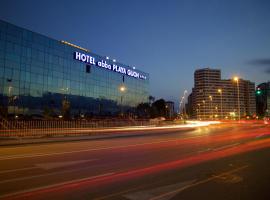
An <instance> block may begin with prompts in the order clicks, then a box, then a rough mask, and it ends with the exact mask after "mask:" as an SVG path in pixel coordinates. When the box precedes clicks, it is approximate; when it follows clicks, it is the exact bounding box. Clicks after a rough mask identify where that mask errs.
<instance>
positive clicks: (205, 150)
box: [197, 148, 212, 153]
mask: <svg viewBox="0 0 270 200" xmlns="http://www.w3.org/2000/svg"><path fill="white" fill-rule="evenodd" d="M211 150H212V149H211V148H207V149H203V150H200V151H197V153H205V152H208V151H211Z"/></svg>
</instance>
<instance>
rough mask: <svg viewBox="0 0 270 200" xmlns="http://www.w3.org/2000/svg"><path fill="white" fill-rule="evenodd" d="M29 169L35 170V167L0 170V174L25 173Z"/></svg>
mask: <svg viewBox="0 0 270 200" xmlns="http://www.w3.org/2000/svg"><path fill="white" fill-rule="evenodd" d="M30 169H37V167H24V168H20V169H9V170H2V171H0V174H5V173H10V172H17V171H25V170H30Z"/></svg>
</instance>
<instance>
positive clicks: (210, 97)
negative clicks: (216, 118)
mask: <svg viewBox="0 0 270 200" xmlns="http://www.w3.org/2000/svg"><path fill="white" fill-rule="evenodd" d="M209 99H210V110H211V119H213V107H212V101H213V97H212V96H211V95H210V96H209Z"/></svg>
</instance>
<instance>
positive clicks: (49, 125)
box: [0, 118, 158, 137]
mask: <svg viewBox="0 0 270 200" xmlns="http://www.w3.org/2000/svg"><path fill="white" fill-rule="evenodd" d="M155 125H158V123H157V122H153V121H149V120H123V119H120V120H89V121H86V120H76V121H75V120H72V121H60V120H54V121H50V120H39V121H22V120H11V121H9V120H6V119H4V118H1V119H0V137H12V136H54V135H86V134H88V135H89V134H96V133H98V132H99V131H100V130H102V131H104V130H105V131H106V130H107V131H112V130H113V129H115V128H121V127H131V126H133V127H134V126H155Z"/></svg>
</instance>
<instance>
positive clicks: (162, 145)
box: [0, 124, 270, 200]
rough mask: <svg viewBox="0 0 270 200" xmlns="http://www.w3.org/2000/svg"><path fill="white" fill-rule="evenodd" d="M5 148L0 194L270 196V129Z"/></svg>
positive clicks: (133, 198) (215, 129)
mask: <svg viewBox="0 0 270 200" xmlns="http://www.w3.org/2000/svg"><path fill="white" fill-rule="evenodd" d="M162 132H163V133H167V134H157V135H149V136H147V135H144V136H139V137H127V138H115V139H105V140H96V141H80V142H66V143H53V144H40V145H28V146H14V147H1V148H0V199H115V200H121V199H123V200H124V199H125V200H128V199H129V200H148V199H151V200H168V199H270V167H269V166H270V127H269V125H260V124H240V125H236V124H231V125H230V124H225V125H213V126H210V127H203V128H197V129H196V130H192V131H187V132H182V131H179V130H162Z"/></svg>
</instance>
